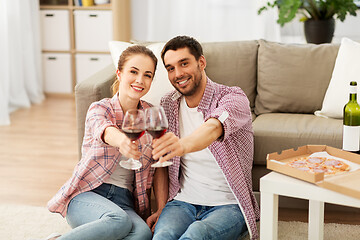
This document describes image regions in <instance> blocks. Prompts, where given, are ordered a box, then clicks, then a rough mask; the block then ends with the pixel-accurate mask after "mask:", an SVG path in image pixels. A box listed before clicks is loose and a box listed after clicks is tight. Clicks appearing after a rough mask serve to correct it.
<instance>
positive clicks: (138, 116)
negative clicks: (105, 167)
mask: <svg viewBox="0 0 360 240" xmlns="http://www.w3.org/2000/svg"><path fill="white" fill-rule="evenodd" d="M121 130H122V131H123V133H125V135H126V136H127V137H128V138H129V139H130V140H131V141H133V142H135V141H136V140H137V139H139V138H140V137H141V136H142V135H143V134H144V133H145V115H144V112H143V111H142V110H138V109H130V110H128V111H126V113H125V116H124V120H123V123H122V126H121ZM120 166H122V167H123V168H126V169H132V170H136V169H139V168H141V166H142V164H141V162H140V161H139V160H135V159H133V158H129V159H127V160H122V161H120Z"/></svg>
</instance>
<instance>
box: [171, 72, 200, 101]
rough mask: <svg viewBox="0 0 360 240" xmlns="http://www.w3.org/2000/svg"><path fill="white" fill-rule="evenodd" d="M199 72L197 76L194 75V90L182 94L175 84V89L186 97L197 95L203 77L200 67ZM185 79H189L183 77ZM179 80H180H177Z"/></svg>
mask: <svg viewBox="0 0 360 240" xmlns="http://www.w3.org/2000/svg"><path fill="white" fill-rule="evenodd" d="M197 68H198V71H197V72H196V74H195V75H194V79H193V80H194V81H193V83H194V86H193V87H192V89H190V90H189V91H188V92H182V91H181V90H180V89H179V88H178V87H177V86H176V85H174V84H173V86H174V88H175V89H176V90H177V91H178V92H180V93H181V94H182V95H184V96H192V95H194V94H195V93H196V91H197V90H198V89H199V86H200V83H201V80H202V75H201V70H200V67H199V65H198V67H197ZM183 78H187V77H183ZM177 80H178V79H177Z"/></svg>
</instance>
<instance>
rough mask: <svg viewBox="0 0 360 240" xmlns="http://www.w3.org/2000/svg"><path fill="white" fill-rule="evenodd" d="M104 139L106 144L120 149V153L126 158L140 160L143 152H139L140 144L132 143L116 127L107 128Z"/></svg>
mask: <svg viewBox="0 0 360 240" xmlns="http://www.w3.org/2000/svg"><path fill="white" fill-rule="evenodd" d="M102 139H103V141H104V142H105V143H107V144H109V145H111V146H114V147H117V148H119V151H120V153H121V154H122V155H124V156H125V157H128V158H134V159H139V158H140V156H141V152H139V151H138V142H137V141H135V142H132V141H131V140H130V139H129V138H128V137H127V136H126V135H125V134H124V133H123V132H121V131H120V130H119V129H118V128H116V127H113V126H109V127H107V128H106V129H105V131H104V133H103V136H102Z"/></svg>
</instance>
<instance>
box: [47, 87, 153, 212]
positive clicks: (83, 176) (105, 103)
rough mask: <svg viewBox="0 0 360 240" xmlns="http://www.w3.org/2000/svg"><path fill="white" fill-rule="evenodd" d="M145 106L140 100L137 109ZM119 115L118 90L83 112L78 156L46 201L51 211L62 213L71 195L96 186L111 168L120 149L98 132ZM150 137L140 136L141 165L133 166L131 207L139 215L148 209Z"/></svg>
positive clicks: (115, 124)
mask: <svg viewBox="0 0 360 240" xmlns="http://www.w3.org/2000/svg"><path fill="white" fill-rule="evenodd" d="M149 106H150V105H149V104H148V103H146V102H144V101H141V102H140V108H141V109H143V108H147V107H149ZM123 116H124V113H123V111H122V109H121V106H120V103H119V99H118V94H116V95H114V97H112V98H105V99H102V100H100V101H98V102H94V103H92V104H91V105H90V107H89V110H88V112H87V115H86V122H85V135H84V139H83V145H82V158H81V160H80V161H79V163H78V164H77V165H76V167H75V169H74V172H73V175H72V177H71V178H70V179H69V180H68V181H67V182H66V183H65V184H64V185H63V186H62V187H61V189H60V190H59V191H58V192H57V193H56V195H55V196H54V197H53V198H52V199H51V200H50V201H49V202H48V209H49V210H50V211H51V212H58V213H60V214H61V215H62V216H64V217H65V216H66V211H67V206H68V204H69V202H70V200H71V199H72V198H73V197H75V196H76V195H78V194H80V193H82V192H86V191H90V190H92V189H95V188H96V187H98V186H100V185H101V184H102V183H103V182H104V181H105V180H106V179H107V178H108V177H109V176H110V175H111V174H112V173H113V172H114V170H115V166H117V164H119V161H120V158H121V153H120V152H119V150H118V148H116V147H113V146H110V145H108V144H106V143H104V142H103V140H102V135H103V132H104V130H105V129H106V128H107V127H109V126H113V127H117V128H119V126H121V124H122V121H123ZM151 139H152V138H151V136H150V135H149V134H147V133H145V134H144V135H143V136H142V137H141V138H140V145H139V149H141V151H142V156H141V158H140V161H141V162H142V164H143V166H142V167H141V168H140V169H139V170H135V183H134V186H135V189H134V196H135V201H136V203H135V208H136V210H137V212H138V213H139V215H140V216H143V217H145V216H146V215H148V213H149V212H150V211H149V199H148V195H147V190H148V189H150V188H151V185H152V179H153V174H154V168H151V167H150V166H151V164H152V163H153V161H154V160H153V159H152V155H151V151H152V149H151V146H150V145H151Z"/></svg>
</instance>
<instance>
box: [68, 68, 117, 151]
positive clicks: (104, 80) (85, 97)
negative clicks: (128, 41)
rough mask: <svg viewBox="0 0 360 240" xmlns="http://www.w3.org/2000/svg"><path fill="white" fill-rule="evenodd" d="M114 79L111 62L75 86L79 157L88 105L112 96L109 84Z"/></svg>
mask: <svg viewBox="0 0 360 240" xmlns="http://www.w3.org/2000/svg"><path fill="white" fill-rule="evenodd" d="M114 79H115V68H114V65H113V64H111V65H108V66H107V67H105V68H104V69H102V70H101V71H99V72H97V73H95V74H94V75H92V76H90V77H89V78H87V79H86V80H84V81H82V82H80V83H79V84H77V85H76V86H75V102H76V122H77V132H78V148H79V156H80V158H81V145H82V141H83V137H84V129H85V118H86V113H87V111H88V109H89V106H90V104H91V103H93V102H95V101H99V100H100V99H103V98H108V97H111V96H112V93H111V85H112V84H113V82H114Z"/></svg>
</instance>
